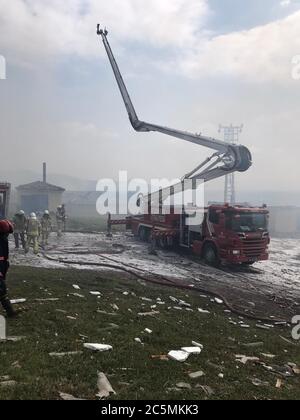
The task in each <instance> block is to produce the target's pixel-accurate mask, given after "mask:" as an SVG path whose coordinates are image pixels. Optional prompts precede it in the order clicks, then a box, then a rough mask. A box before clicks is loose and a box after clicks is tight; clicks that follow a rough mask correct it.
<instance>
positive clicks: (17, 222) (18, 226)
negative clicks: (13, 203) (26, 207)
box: [13, 214, 27, 233]
mask: <svg viewBox="0 0 300 420" xmlns="http://www.w3.org/2000/svg"><path fill="white" fill-rule="evenodd" d="M13 224H14V232H15V233H24V232H25V230H26V224H27V219H26V216H25V215H21V214H16V215H15V217H14V218H13Z"/></svg>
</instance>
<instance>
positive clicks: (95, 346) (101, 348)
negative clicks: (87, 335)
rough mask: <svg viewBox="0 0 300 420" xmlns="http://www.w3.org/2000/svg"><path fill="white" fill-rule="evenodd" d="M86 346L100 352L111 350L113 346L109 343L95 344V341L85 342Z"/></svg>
mask: <svg viewBox="0 0 300 420" xmlns="http://www.w3.org/2000/svg"><path fill="white" fill-rule="evenodd" d="M84 348H85V349H88V350H92V351H99V352H104V351H110V350H112V349H113V348H112V346H110V345H107V344H97V343H95V344H93V343H86V344H84Z"/></svg>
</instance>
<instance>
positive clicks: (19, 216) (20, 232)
mask: <svg viewBox="0 0 300 420" xmlns="http://www.w3.org/2000/svg"><path fill="white" fill-rule="evenodd" d="M13 224H14V238H15V245H16V249H19V248H20V239H21V244H22V247H23V249H25V248H26V239H25V232H26V224H27V219H26V216H25V213H24V211H23V210H20V211H19V212H18V213H16V214H15V216H14V218H13Z"/></svg>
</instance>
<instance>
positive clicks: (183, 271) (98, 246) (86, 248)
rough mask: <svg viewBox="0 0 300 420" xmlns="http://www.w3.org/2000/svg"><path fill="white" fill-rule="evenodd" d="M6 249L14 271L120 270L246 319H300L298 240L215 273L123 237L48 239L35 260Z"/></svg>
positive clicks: (69, 235)
mask: <svg viewBox="0 0 300 420" xmlns="http://www.w3.org/2000/svg"><path fill="white" fill-rule="evenodd" d="M11 248H12V252H11V263H12V265H15V266H28V267H41V268H60V269H61V268H65V269H69V268H78V269H81V270H82V269H83V270H84V269H88V270H91V269H92V270H97V271H108V270H111V269H112V270H114V271H115V270H118V268H120V267H122V268H126V269H130V270H133V272H134V273H136V274H137V275H140V276H142V277H143V278H145V276H146V277H147V278H149V279H151V278H153V279H156V280H159V279H160V278H163V279H166V278H169V279H173V280H174V281H176V282H177V283H180V284H184V285H188V286H193V287H196V288H198V287H199V288H201V289H203V291H207V293H216V294H218V295H219V296H221V297H223V298H224V301H225V302H228V304H229V305H230V307H231V308H232V309H234V310H237V311H238V312H241V314H245V315H248V316H250V317H257V318H264V319H265V318H266V319H270V321H275V320H277V321H280V320H284V321H287V322H290V321H291V319H292V317H293V316H295V315H298V314H300V307H299V306H300V240H296V239H290V240H285V239H273V240H272V244H271V255H270V260H269V261H267V262H262V263H257V264H256V265H255V266H254V267H251V268H249V269H244V268H243V269H242V268H237V267H223V268H222V269H215V268H212V267H208V266H206V265H205V264H203V263H202V262H201V261H200V260H198V259H195V258H191V257H190V256H189V255H182V254H180V253H175V252H166V251H160V250H159V251H157V255H150V254H149V250H148V245H147V244H144V243H141V242H139V241H138V240H136V239H135V238H134V237H133V236H131V235H128V234H125V233H115V234H114V236H113V238H112V239H108V238H106V235H105V234H83V233H67V234H65V235H64V237H63V238H61V239H60V240H58V239H57V238H56V236H55V234H53V236H52V237H51V240H50V243H49V246H48V247H47V248H46V249H45V250H44V251H43V252H40V254H39V255H37V256H34V255H33V254H32V252H30V253H29V254H28V255H25V254H24V252H23V251H14V250H13V244H12V247H11ZM101 264H104V265H105V266H103V267H101ZM108 266H111V267H112V268H108ZM133 280H134V281H136V280H137V277H136V276H133ZM266 322H267V321H266V320H264V323H266Z"/></svg>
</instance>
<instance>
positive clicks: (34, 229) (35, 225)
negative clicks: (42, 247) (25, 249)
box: [27, 219, 41, 236]
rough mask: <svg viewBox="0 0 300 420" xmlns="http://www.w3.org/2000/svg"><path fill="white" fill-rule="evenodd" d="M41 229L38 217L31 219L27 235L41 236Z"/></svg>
mask: <svg viewBox="0 0 300 420" xmlns="http://www.w3.org/2000/svg"><path fill="white" fill-rule="evenodd" d="M40 230H41V224H40V222H39V221H38V220H37V219H29V220H28V223H27V235H28V236H39V235H40Z"/></svg>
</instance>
